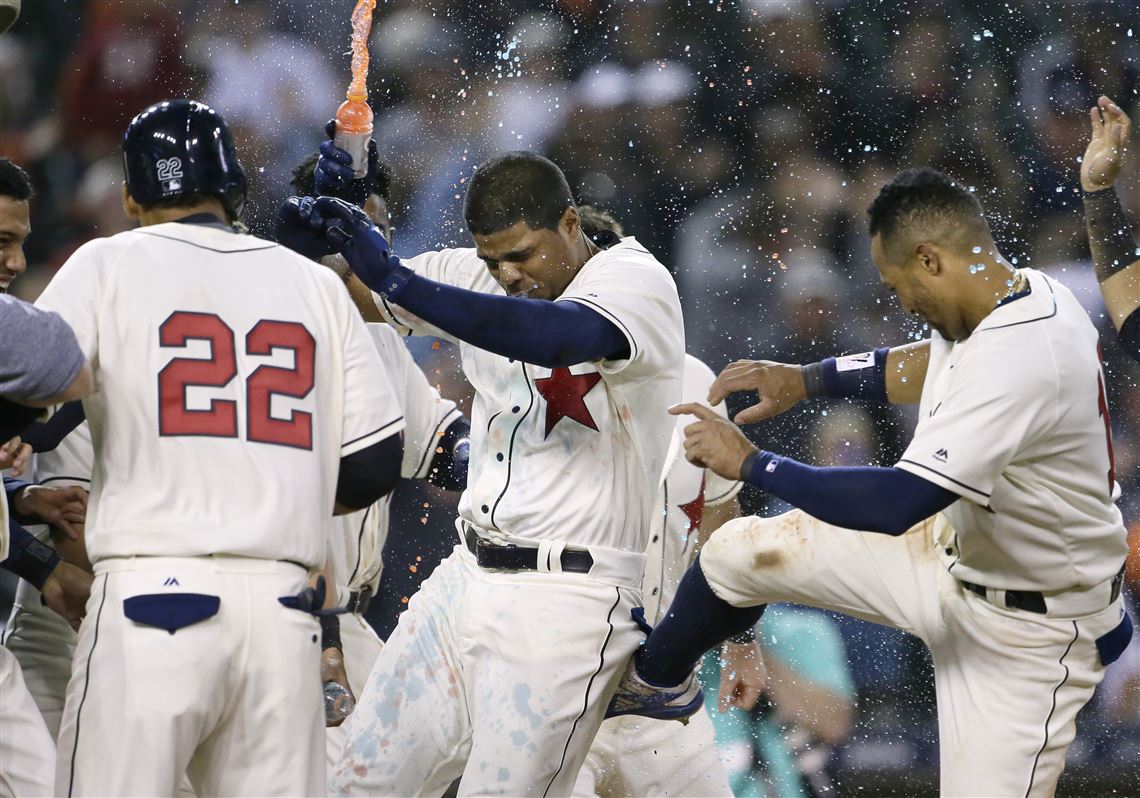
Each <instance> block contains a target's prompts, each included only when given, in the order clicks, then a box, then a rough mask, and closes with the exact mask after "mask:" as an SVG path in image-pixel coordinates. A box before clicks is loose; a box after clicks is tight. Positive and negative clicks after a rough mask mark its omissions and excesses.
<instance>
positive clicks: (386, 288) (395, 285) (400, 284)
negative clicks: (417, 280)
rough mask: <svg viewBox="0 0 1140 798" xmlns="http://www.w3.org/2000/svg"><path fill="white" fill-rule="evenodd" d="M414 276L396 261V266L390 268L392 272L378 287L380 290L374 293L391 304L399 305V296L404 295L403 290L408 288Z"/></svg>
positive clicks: (413, 273)
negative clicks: (391, 302)
mask: <svg viewBox="0 0 1140 798" xmlns="http://www.w3.org/2000/svg"><path fill="white" fill-rule="evenodd" d="M415 276H416V273H415V272H413V271H412V270H411V269H409V268H408V267H407V266H405V265H404V264H402V263H400V262H399V261H398V260H397V262H396V265H395V266H393V267H392V271H391V272H390V273H389V274H388V276H387V277H385V278H384V284H383V285H381V286H380V290H379V291H377V292H376V293H378V294H383V295H384V296H386V297H388V298H389V299H391V300H392V301H393V302H395V303H397V304H399V302H400V294H402V293H404V289H405V288H407V287H408V283H409V282H410V281H411V279H412V278H413V277H415Z"/></svg>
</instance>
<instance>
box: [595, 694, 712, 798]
mask: <svg viewBox="0 0 1140 798" xmlns="http://www.w3.org/2000/svg"><path fill="white" fill-rule="evenodd" d="M574 795H575V796H583V797H585V796H594V795H596V796H602V798H608V797H609V796H612V798H624V797H625V796H660V798H682V797H684V798H731V796H732V788H731V787H729V784H728V775H727V773H726V772H725V769H724V764H723V763H722V762H721V759H720V754H719V752H718V751H717V748H716V740H715V735H714V732H713V725H712V720H710V719H709V715H708V712H707V711H706V709H705V708H704V707H701V710H700V711H699V712H697V714H695V715H693V716H692V718H690V720H689V725H687V726H682V725H681V724H680V723H678V722H677V721H675V720H653V719H652V718H640V717H635V716H630V715H623V716H621V717H617V718H610V719H609V720H607V721H605V722H604V723H603V724H602V728H601V729H599V730H598V735H597V737H595V738H594V744H593V745H592V746H590V752H589V754H587V755H586V764H585V765H583V766H582V770H581V771H580V772H579V773H578V781H577V783H576V784H575V785H574Z"/></svg>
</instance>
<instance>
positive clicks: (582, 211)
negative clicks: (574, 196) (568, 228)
mask: <svg viewBox="0 0 1140 798" xmlns="http://www.w3.org/2000/svg"><path fill="white" fill-rule="evenodd" d="M578 219H580V220H581V223H582V232H583V233H585V234H586V238H588V239H590V240H591V241H593V242H594V243H595V244H597V245H598V246H599V247H601V248H602V249H609V248H610V247H612V246H613V245H614V244H617V243H618V242H619V241H621V239H622V236H624V235H625V230H624V229H623V228H622V226H621V222H619V221H618V220H617V219H615V218H614V216H613V214H612V213H610V212H609V211H603V210H602V209H601V208H595V207H594V206H593V205H579V206H578Z"/></svg>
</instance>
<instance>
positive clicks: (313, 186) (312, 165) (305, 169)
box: [289, 152, 392, 203]
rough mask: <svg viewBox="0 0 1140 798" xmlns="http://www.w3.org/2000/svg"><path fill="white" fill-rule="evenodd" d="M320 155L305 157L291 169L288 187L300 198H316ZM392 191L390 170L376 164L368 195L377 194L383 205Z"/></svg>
mask: <svg viewBox="0 0 1140 798" xmlns="http://www.w3.org/2000/svg"><path fill="white" fill-rule="evenodd" d="M320 157H321V156H320V153H317V152H314V153H313V154H312V155H309V156H306V158H305V160H303V161H301V162H300V163H299V164H297V165H296V166H295V167H293V177H292V179H291V180H290V181H289V185H291V186H292V187H293V190H294V191H296V192H297V194H299V195H300V196H302V197H315V196H317V178H316V172H317V159H318V158H320ZM391 190H392V169H391V167H389V166H388V164H386V163H385V162H384V161H380V162H379V163H377V168H376V175H375V177H373V178H372V185H371V186H369V187H368V193H369V194H377V195H379V196H380V198H381V199H382V200H384V202H385V203H388V202H389V201H390V196H389V192H390V191H391Z"/></svg>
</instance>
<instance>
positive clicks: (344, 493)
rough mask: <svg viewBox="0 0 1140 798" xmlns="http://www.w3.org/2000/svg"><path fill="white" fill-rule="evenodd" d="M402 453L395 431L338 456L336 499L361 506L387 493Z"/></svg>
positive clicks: (396, 478) (355, 507) (401, 442)
mask: <svg viewBox="0 0 1140 798" xmlns="http://www.w3.org/2000/svg"><path fill="white" fill-rule="evenodd" d="M403 457H404V435H403V433H397V434H395V435H389V436H388V437H387V438H384V439H383V440H381V441H377V442H376V443H374V444H372V445H371V446H366V447H365V448H363V449H361V450H360V451H358V452H353V453H352V454H350V455H346V456H345V457H342V458H340V472H339V474H338V476H337V481H336V500H337V503H338V504H341V505H343V506H345V507H348V508H350V509H352V510H362V509H364V508H365V507H368V506H369V505H370V504H372V503H373V502H376V501H378V500H380V499H381V498H383V497H384V496H387V495H388V494H389V493H391V491H392V488H394V487H396V483H397V482H399V481H400V463H401V461H402V460H403Z"/></svg>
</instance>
